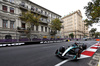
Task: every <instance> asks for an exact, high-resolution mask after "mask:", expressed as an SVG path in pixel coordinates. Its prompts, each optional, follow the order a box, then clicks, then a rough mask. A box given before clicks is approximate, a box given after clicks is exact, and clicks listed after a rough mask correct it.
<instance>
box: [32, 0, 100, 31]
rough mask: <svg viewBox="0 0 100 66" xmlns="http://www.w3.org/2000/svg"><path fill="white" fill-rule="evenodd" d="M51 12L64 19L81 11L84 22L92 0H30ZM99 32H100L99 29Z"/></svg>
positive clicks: (95, 26) (95, 25)
mask: <svg viewBox="0 0 100 66" xmlns="http://www.w3.org/2000/svg"><path fill="white" fill-rule="evenodd" d="M30 1H32V2H34V3H36V4H38V5H40V6H42V7H44V8H46V9H48V10H50V11H53V12H55V13H57V14H59V15H61V16H62V17H64V16H66V15H68V14H69V13H72V12H74V11H76V10H80V11H81V13H82V16H83V20H84V19H86V16H85V9H84V7H85V6H87V4H88V2H90V1H91V0H30ZM97 25H98V24H94V26H92V28H99V27H100V26H97ZM98 31H100V30H99V29H98Z"/></svg>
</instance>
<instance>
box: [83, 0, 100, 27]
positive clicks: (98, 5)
mask: <svg viewBox="0 0 100 66" xmlns="http://www.w3.org/2000/svg"><path fill="white" fill-rule="evenodd" d="M84 9H86V12H85V14H86V16H87V19H86V20H85V22H86V25H89V26H92V24H93V23H98V22H100V21H99V20H100V0H92V2H88V6H85V7H84Z"/></svg>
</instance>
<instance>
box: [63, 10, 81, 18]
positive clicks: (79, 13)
mask: <svg viewBox="0 0 100 66" xmlns="http://www.w3.org/2000/svg"><path fill="white" fill-rule="evenodd" d="M75 13H77V14H78V15H79V16H81V17H82V15H81V11H80V10H77V11H75V12H73V13H71V14H69V15H67V16H64V17H63V18H62V19H64V18H66V17H69V16H72V15H73V14H75Z"/></svg>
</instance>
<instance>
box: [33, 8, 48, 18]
mask: <svg viewBox="0 0 100 66" xmlns="http://www.w3.org/2000/svg"><path fill="white" fill-rule="evenodd" d="M31 11H32V12H33V13H35V14H38V15H41V16H42V17H45V18H48V15H47V14H43V13H42V12H41V11H38V10H37V11H36V10H35V9H34V8H31Z"/></svg>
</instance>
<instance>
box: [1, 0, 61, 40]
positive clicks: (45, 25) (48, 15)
mask: <svg viewBox="0 0 100 66" xmlns="http://www.w3.org/2000/svg"><path fill="white" fill-rule="evenodd" d="M28 10H30V11H31V12H32V13H34V14H38V15H41V18H40V20H41V22H39V23H40V24H39V26H35V25H32V26H33V27H34V28H32V33H31V34H32V35H31V38H43V37H44V36H46V37H47V38H50V37H51V35H50V30H51V29H50V27H49V24H50V22H51V21H52V20H53V19H55V18H59V19H61V16H60V15H58V14H56V13H54V12H52V11H50V10H48V9H46V8H44V7H42V6H40V5H37V4H35V3H33V2H31V1H29V0H0V39H7V38H11V39H18V38H25V37H26V34H25V33H24V32H23V31H22V32H19V31H18V28H21V30H25V29H26V28H27V24H26V22H24V21H22V20H21V19H20V18H19V16H20V15H21V13H22V12H23V11H24V12H26V11H28ZM7 36H10V37H7ZM57 36H59V37H61V32H60V31H58V32H57V35H56V37H57Z"/></svg>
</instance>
